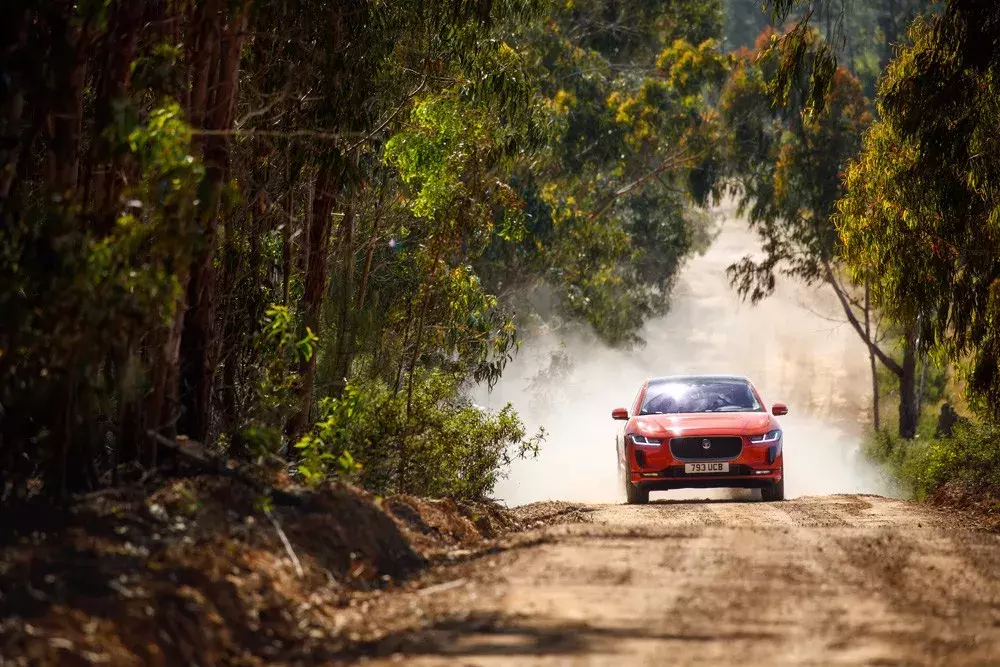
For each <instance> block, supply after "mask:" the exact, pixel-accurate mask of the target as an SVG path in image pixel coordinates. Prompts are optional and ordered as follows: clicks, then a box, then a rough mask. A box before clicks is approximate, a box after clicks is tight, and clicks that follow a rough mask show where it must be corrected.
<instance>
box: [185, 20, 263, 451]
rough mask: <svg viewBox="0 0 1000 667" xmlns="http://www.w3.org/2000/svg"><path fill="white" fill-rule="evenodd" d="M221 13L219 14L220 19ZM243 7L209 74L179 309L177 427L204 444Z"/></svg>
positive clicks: (230, 25) (243, 29) (214, 351)
mask: <svg viewBox="0 0 1000 667" xmlns="http://www.w3.org/2000/svg"><path fill="white" fill-rule="evenodd" d="M223 20H225V17H223V18H220V21H223ZM246 23H247V18H246V6H245V5H244V6H243V7H241V8H239V9H237V14H236V15H235V16H233V17H232V18H230V19H229V20H227V21H226V24H225V27H224V29H223V31H222V40H221V44H220V46H221V48H220V51H221V53H222V59H221V61H220V62H219V63H218V70H217V71H216V73H215V74H214V76H213V77H212V79H213V80H214V81H215V82H216V85H215V86H214V91H213V92H214V95H213V96H212V98H211V99H212V105H211V109H210V110H209V112H208V113H207V115H206V117H205V126H206V129H208V130H209V131H210V132H211V134H209V135H208V137H207V139H206V141H205V167H206V168H205V179H204V180H205V182H204V183H203V187H202V192H204V193H205V199H204V201H203V202H202V205H203V208H202V212H201V215H200V216H199V217H200V220H199V226H200V228H201V229H200V232H201V247H200V249H199V252H198V253H197V255H196V256H195V259H194V262H193V263H192V266H191V280H190V283H189V284H188V310H187V312H186V313H184V332H183V338H182V342H181V354H182V359H181V369H182V371H181V383H182V385H181V387H182V390H181V402H182V405H183V412H182V415H181V421H180V430H181V431H182V432H183V433H185V434H186V435H189V436H190V437H191V438H193V439H195V440H198V441H201V442H204V441H205V440H207V438H208V434H209V428H210V426H211V423H212V415H211V406H212V387H213V385H214V379H215V367H216V358H217V348H218V341H217V336H216V334H215V301H216V298H215V297H216V295H215V292H216V271H215V255H216V239H217V236H218V225H219V200H220V197H221V193H222V187H223V184H224V182H225V179H226V176H227V173H228V171H229V153H230V145H229V138H228V136H227V135H226V134H225V131H227V130H229V129H230V127H231V125H232V119H233V113H234V110H235V106H236V95H237V93H238V90H239V71H240V55H241V53H242V50H243V42H244V40H245V37H246Z"/></svg>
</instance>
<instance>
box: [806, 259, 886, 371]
mask: <svg viewBox="0 0 1000 667" xmlns="http://www.w3.org/2000/svg"><path fill="white" fill-rule="evenodd" d="M823 267H824V268H825V269H826V281H827V282H828V283H830V286H831V287H833V291H834V292H835V293H836V294H837V298H838V299H839V300H840V305H841V307H843V309H844V314H845V315H847V321H848V322H850V323H851V326H852V327H854V330H855V331H857V332H858V336H860V337H861V340H862V341H864V343H865V345H867V346H868V349H869V350H871V352H872V354H874V355H875V356H876V357H878V360H879V361H881V362H882V364H883V365H884V366H885V367H886V368H888V369H889V370H890V371H892V372H893V373H895V374H896V375H898V376H902V375H903V367H902V366H900V365H899V364H898V363H897V362H896V360H895V359H893V358H892V357H890V356H889V355H887V354H886V353H885V352H883V351H882V348H880V347H879V346H878V345H876V344H875V343H874V342H873V341H872V340H871V338H869V336H868V335H867V334H866V333H865V329H864V326H862V324H861V322H860V321H859V320H858V316H857V315H856V314H855V313H854V309H853V308H852V307H851V302H850V301H849V300H848V298H847V295H846V294H845V292H844V288H843V287H842V286H841V284H840V282H839V281H838V280H837V276H836V275H835V274H834V272H833V267H832V266H831V265H830V260H828V259H824V260H823Z"/></svg>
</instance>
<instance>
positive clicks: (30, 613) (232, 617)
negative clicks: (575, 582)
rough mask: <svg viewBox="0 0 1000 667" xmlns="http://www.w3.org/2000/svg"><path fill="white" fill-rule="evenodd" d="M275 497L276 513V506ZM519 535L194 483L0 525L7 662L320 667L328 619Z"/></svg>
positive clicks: (462, 517)
mask: <svg viewBox="0 0 1000 667" xmlns="http://www.w3.org/2000/svg"><path fill="white" fill-rule="evenodd" d="M275 498H277V500H278V501H279V502H276V501H275ZM516 527H517V524H516V522H515V521H514V520H513V519H512V518H510V516H509V515H507V514H506V512H505V511H504V510H502V509H500V508H499V507H497V506H492V505H485V504H484V505H471V504H463V503H456V502H454V501H448V500H444V501H426V500H420V499H416V498H411V497H406V496H404V497H394V498H389V499H386V500H385V501H382V502H378V501H377V500H376V499H374V498H373V497H371V496H370V495H368V494H366V493H363V492H360V491H357V490H355V489H351V488H348V487H344V486H330V487H327V488H323V489H320V490H317V491H305V490H301V489H286V490H283V491H282V492H281V493H280V494H279V495H277V496H273V497H269V496H266V495H264V494H261V493H260V492H259V491H256V490H254V489H252V488H250V487H249V486H247V485H246V484H245V483H243V482H241V481H240V480H237V479H233V478H224V477H217V476H200V477H199V476H196V477H190V478H184V479H172V480H169V481H164V482H161V483H160V485H159V486H158V487H156V488H154V489H133V490H127V491H126V490H119V491H109V492H103V493H98V494H94V495H92V496H89V497H86V498H83V499H82V500H80V501H79V502H77V503H75V504H74V505H73V506H72V507H70V508H67V509H63V510H56V509H52V508H25V509H22V510H20V511H19V512H17V513H16V514H15V513H12V512H8V513H7V514H6V515H5V516H0V539H2V542H0V544H2V545H3V546H2V549H0V619H3V620H2V621H0V656H3V657H4V659H5V660H6V662H5V664H7V665H10V664H13V665H56V664H59V665H72V664H81V665H83V664H104V665H177V664H197V665H201V666H203V667H205V666H210V665H262V664H296V663H305V664H316V662H317V660H318V657H317V656H328V657H330V656H336V655H337V652H338V651H339V650H340V649H341V648H343V647H346V646H349V645H350V644H351V642H352V639H351V637H350V633H349V630H348V629H347V628H345V627H344V621H343V618H342V615H341V614H339V610H340V609H342V608H344V607H346V606H349V605H350V604H352V600H353V599H354V597H355V596H357V595H364V594H366V592H370V591H374V590H378V589H387V588H388V589H391V588H392V587H393V586H396V585H398V582H400V581H401V580H405V579H407V578H408V577H411V576H412V575H413V574H414V573H416V572H418V571H420V570H421V569H422V568H424V567H425V566H426V564H427V563H428V562H429V561H431V560H434V559H435V558H437V557H439V556H440V555H441V554H442V553H445V552H447V551H449V550H455V549H456V548H457V547H473V546H474V545H476V544H479V543H481V542H483V541H484V540H488V539H490V538H492V537H495V536H497V535H499V534H501V533H503V532H506V531H509V530H511V529H514V528H516Z"/></svg>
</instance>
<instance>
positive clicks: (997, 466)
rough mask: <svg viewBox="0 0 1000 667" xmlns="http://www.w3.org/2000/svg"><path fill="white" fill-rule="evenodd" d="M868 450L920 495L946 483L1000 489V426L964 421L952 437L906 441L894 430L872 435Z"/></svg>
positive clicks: (922, 495) (981, 488)
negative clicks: (895, 433) (894, 432)
mask: <svg viewBox="0 0 1000 667" xmlns="http://www.w3.org/2000/svg"><path fill="white" fill-rule="evenodd" d="M864 448H865V453H866V454H867V455H868V456H869V457H870V458H872V459H874V460H875V461H878V462H880V463H882V464H884V465H886V466H887V467H888V468H889V469H890V471H891V472H892V473H893V474H894V475H895V476H896V477H897V478H898V479H899V480H900V481H901V482H902V483H903V485H904V486H905V487H906V489H907V490H908V491H909V492H910V493H912V494H913V495H914V496H915V497H917V498H924V497H926V496H928V495H930V494H932V493H933V492H934V491H936V490H937V489H938V488H939V487H940V486H941V485H943V484H945V483H958V484H961V485H963V486H965V487H967V488H968V489H970V490H980V491H986V490H997V491H1000V426H997V425H991V424H979V423H972V422H970V423H962V424H959V425H958V426H956V428H955V432H954V435H953V437H951V438H927V439H920V438H918V439H916V440H909V441H907V440H903V439H901V438H899V437H898V436H896V435H894V434H893V433H892V432H890V431H879V432H876V433H873V434H871V435H870V436H869V437H868V439H867V440H866V442H865V445H864Z"/></svg>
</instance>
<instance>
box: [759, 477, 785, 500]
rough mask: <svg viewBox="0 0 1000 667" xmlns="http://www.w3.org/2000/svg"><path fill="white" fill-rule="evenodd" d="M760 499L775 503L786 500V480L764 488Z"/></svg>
mask: <svg viewBox="0 0 1000 667" xmlns="http://www.w3.org/2000/svg"><path fill="white" fill-rule="evenodd" d="M760 499H761V500H763V501H764V502H769V503H773V502H775V501H779V500H784V499H785V480H784V478H782V479H781V481H780V482H775V483H774V484H771V485H770V486H767V487H764V488H763V489H761V490H760Z"/></svg>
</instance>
